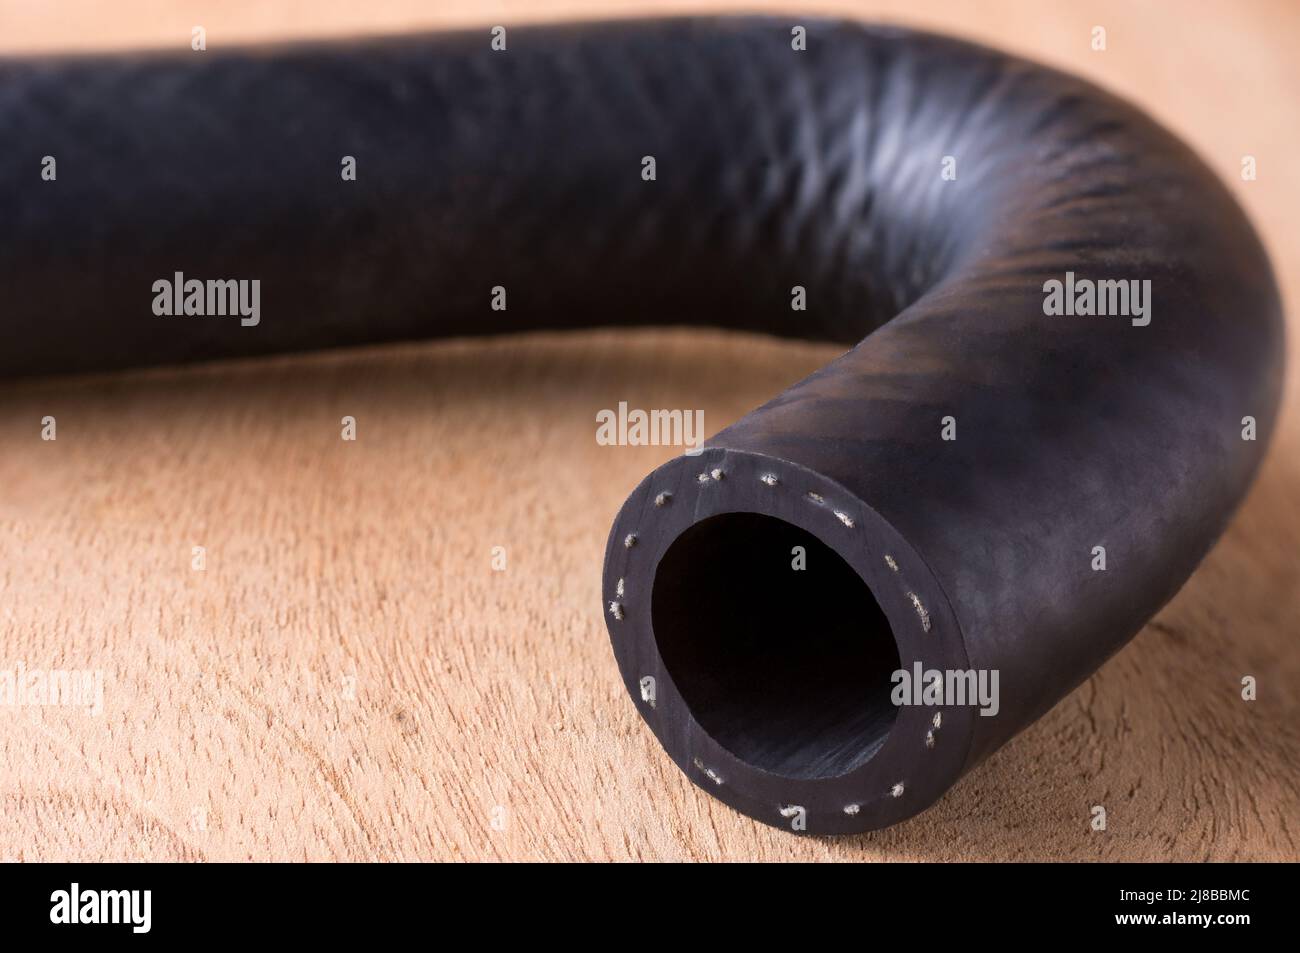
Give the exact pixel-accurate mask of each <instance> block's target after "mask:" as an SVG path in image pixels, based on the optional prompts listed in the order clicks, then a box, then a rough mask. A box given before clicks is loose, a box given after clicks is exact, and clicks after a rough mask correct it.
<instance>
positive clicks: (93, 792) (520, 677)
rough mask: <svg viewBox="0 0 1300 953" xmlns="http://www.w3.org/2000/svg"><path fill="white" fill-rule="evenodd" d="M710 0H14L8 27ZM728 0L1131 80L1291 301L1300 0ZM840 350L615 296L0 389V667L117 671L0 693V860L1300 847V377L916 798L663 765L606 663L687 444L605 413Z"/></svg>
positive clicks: (1297, 253) (1201, 853) (884, 855)
mask: <svg viewBox="0 0 1300 953" xmlns="http://www.w3.org/2000/svg"><path fill="white" fill-rule="evenodd" d="M727 8H728V7H727V5H714V6H710V7H708V8H702V7H700V6H699V5H698V4H693V3H689V4H688V3H661V4H655V5H654V6H653V7H647V5H646V4H645V3H644V2H642V3H639V4H633V3H607V2H562V0H549V2H547V0H541V2H537V3H483V4H474V3H461V2H453V3H445V4H437V5H434V4H425V3H419V2H415V0H410V2H380V0H370V2H367V3H365V4H354V3H351V2H343V0H328V2H322V0H318V2H314V3H306V2H302V3H284V4H266V3H262V2H254V0H223V2H219V3H218V2H211V3H195V2H188V0H185V2H179V0H166V2H163V0H154V2H147V3H143V2H142V3H120V4H111V5H110V4H103V5H101V4H96V3H92V2H89V0H78V2H58V0H51V2H34V0H33V2H15V0H6V2H3V3H0V52H4V53H14V52H21V51H29V50H49V49H111V48H122V47H130V46H141V45H144V46H167V45H183V46H184V45H188V42H189V35H190V28H191V27H192V26H193V25H203V26H205V28H206V29H207V30H208V38H209V44H210V46H211V45H219V44H223V43H232V42H238V41H246V40H257V39H266V38H270V37H275V38H284V37H293V36H308V35H343V34H349V33H355V32H391V31H399V30H409V29H419V28H427V27H432V26H438V25H446V24H456V25H468V24H489V25H490V24H493V23H504V24H507V25H509V24H511V23H517V22H523V21H525V20H536V19H548V18H553V17H574V16H587V17H593V16H600V15H628V14H632V13H643V12H645V11H646V10H647V9H653V10H654V11H656V12H687V11H698V10H701V9H710V10H715V9H727ZM736 9H750V10H753V9H766V10H791V9H798V10H805V11H806V10H818V11H823V12H838V13H842V14H849V15H852V16H858V17H862V18H866V19H872V18H875V19H886V20H892V21H895V22H903V23H909V24H914V25H918V26H924V27H929V28H934V29H939V30H943V31H945V32H950V33H954V34H958V35H963V36H967V37H969V38H972V39H975V40H979V41H983V42H986V43H989V44H991V45H995V46H999V47H1002V48H1005V49H1010V50H1013V51H1016V52H1020V53H1024V54H1027V55H1030V56H1032V57H1034V58H1036V59H1039V60H1042V61H1046V62H1049V63H1052V64H1054V65H1058V66H1061V67H1064V68H1066V69H1070V70H1073V71H1075V72H1078V73H1081V74H1084V75H1086V76H1088V77H1090V78H1092V79H1094V80H1095V81H1097V82H1099V83H1101V84H1103V85H1105V86H1107V87H1109V88H1112V89H1114V90H1116V91H1118V92H1120V93H1122V94H1124V95H1127V96H1129V97H1130V98H1132V99H1134V100H1136V101H1137V102H1139V103H1140V104H1142V105H1143V106H1144V107H1146V108H1147V109H1148V110H1150V111H1151V112H1153V113H1154V114H1155V115H1156V116H1157V117H1159V118H1160V119H1162V120H1163V121H1164V122H1165V123H1166V124H1168V125H1169V126H1171V127H1172V128H1174V129H1175V130H1177V131H1178V132H1179V133H1180V134H1182V135H1183V136H1184V137H1185V138H1187V139H1188V140H1189V141H1190V142H1191V143H1192V144H1193V145H1194V146H1195V147H1196V148H1197V149H1198V150H1199V151H1200V152H1201V154H1202V155H1203V156H1204V157H1205V158H1206V159H1207V160H1208V161H1209V162H1210V164H1211V165H1212V166H1213V167H1214V168H1215V169H1217V170H1218V171H1219V173H1220V175H1221V176H1222V177H1223V178H1224V179H1225V180H1226V181H1228V182H1230V183H1231V185H1232V187H1233V188H1234V190H1235V192H1236V193H1237V194H1238V195H1239V196H1240V199H1241V201H1242V202H1243V203H1244V204H1245V206H1246V207H1247V209H1248V210H1249V212H1250V213H1251V215H1252V217H1253V219H1254V220H1255V222H1256V223H1257V225H1258V227H1259V228H1260V230H1261V232H1262V233H1263V235H1264V237H1265V240H1266V242H1267V244H1268V247H1269V249H1270V253H1271V254H1272V256H1273V261H1274V265H1275V267H1276V269H1277V272H1278V275H1279V280H1280V281H1281V283H1282V285H1283V290H1284V295H1285V298H1286V300H1287V302H1288V303H1289V304H1292V305H1293V304H1294V302H1296V301H1297V300H1300V234H1298V232H1297V228H1296V225H1295V220H1296V215H1297V213H1300V172H1298V169H1297V157H1300V107H1298V105H1297V103H1300V62H1298V61H1297V60H1296V58H1295V56H1294V53H1295V50H1296V49H1297V48H1298V47H1300V6H1297V5H1295V4H1288V3H1277V4H1265V3H1238V2H1223V3H1197V4H1174V3H1150V4H1130V3H1122V2H1116V3H1072V4H1068V5H1067V4H1054V3H1038V2H1023V3H1021V2H1015V3H1012V2H986V3H980V4H966V3H961V4H949V3H934V2H924V3H922V2H916V0H907V2H893V3H889V2H860V3H841V4H822V5H818V6H816V7H808V6H807V5H805V4H798V3H794V2H790V3H784V4H780V5H773V4H755V3H748V4H744V5H743V7H736ZM801 15H802V16H806V15H808V14H807V13H804V14H798V15H795V16H793V17H792V22H798V19H799V16H801ZM1095 25H1102V26H1105V27H1106V29H1107V38H1108V44H1107V46H1108V48H1107V50H1106V51H1105V52H1104V53H1097V52H1093V51H1092V50H1091V49H1090V46H1089V39H1090V30H1091V28H1092V27H1093V26H1095ZM8 147H10V144H7V143H0V149H2V148H8ZM1246 154H1250V155H1254V156H1256V157H1257V162H1258V170H1259V175H1258V179H1257V180H1256V181H1253V182H1244V181H1242V180H1241V178H1240V176H1239V168H1240V161H1241V157H1242V156H1243V155H1246ZM14 333H21V328H15V327H13V326H5V327H4V328H3V331H0V335H7V334H14ZM1297 336H1298V335H1297V333H1296V332H1294V331H1293V333H1292V336H1291V343H1290V345H1289V346H1290V348H1291V351H1292V363H1293V364H1294V359H1295V357H1296V354H1295V351H1296V343H1295V342H1296V340H1297ZM0 346H3V345H2V344H0ZM833 353H834V350H833V349H828V348H825V347H820V346H811V345H800V344H789V343H778V342H775V341H771V340H766V339H763V338H758V337H739V336H728V335H723V334H717V333H689V332H672V333H669V332H657V331H646V332H637V333H632V334H615V333H610V332H598V333H590V334H580V335H571V336H536V337H529V338H524V339H517V340H505V341H497V342H488V343H483V342H478V343H466V342H450V343H444V344H435V345H411V346H401V347H391V348H378V349H371V350H366V351H363V352H352V353H340V354H332V355H326V356H312V357H302V358H285V359H275V360H271V361H265V362H246V363H238V364H226V365H222V366H214V367H207V368H198V369H188V370H180V371H153V372H144V373H135V374H130V375H122V376H117V377H101V378H97V379H83V380H77V381H70V380H60V381H51V382H30V383H22V384H16V385H15V384H7V385H2V386H0V448H2V449H0V631H2V633H3V638H2V640H0V670H3V669H13V668H14V667H15V666H16V665H18V664H20V663H21V664H23V665H26V666H27V667H28V668H38V669H88V670H99V671H101V672H102V673H103V679H104V682H103V685H104V701H103V710H102V713H101V714H99V715H95V714H92V713H89V712H87V711H84V710H81V709H74V708H68V707H51V706H44V707H14V706H9V707H0V859H17V860H97V859H164V860H172V859H174V860H209V861H215V860H242V859H288V860H295V859H303V860H340V859H402V860H415V859H455V858H473V859H491V858H508V859H607V858H608V859H633V858H639V859H720V858H728V859H741V858H752V859H835V860H896V859H905V860H912V859H929V860H970V859H1031V858H1048V859H1051V858H1055V859H1146V858H1154V859H1161V858H1171V859H1200V858H1216V859H1230V858H1271V859H1283V858H1285V859H1295V858H1297V857H1298V856H1300V793H1298V791H1297V788H1298V786H1300V785H1298V784H1297V780H1298V774H1300V767H1298V766H1300V730H1298V729H1297V716H1298V715H1300V696H1298V695H1297V685H1300V641H1298V639H1300V552H1298V545H1297V541H1298V540H1300V433H1298V430H1300V428H1297V423H1298V412H1300V406H1297V403H1298V400H1297V389H1296V387H1295V385H1294V375H1292V381H1291V383H1290V385H1289V387H1288V391H1287V398H1286V404H1285V414H1284V420H1283V423H1282V425H1281V427H1280V430H1279V435H1278V438H1277V440H1276V441H1275V444H1274V446H1273V448H1272V451H1271V453H1270V456H1269V458H1268V461H1267V464H1266V465H1265V467H1264V470H1263V472H1262V474H1261V476H1260V478H1259V481H1258V483H1257V485H1256V486H1255V488H1254V490H1253V491H1252V493H1251V495H1250V497H1249V498H1248V500H1247V501H1246V503H1245V505H1244V506H1243V508H1242V510H1241V512H1240V513H1239V515H1238V517H1237V518H1236V520H1235V521H1234V523H1233V525H1232V528H1231V530H1230V531H1229V533H1228V534H1227V536H1226V537H1225V539H1224V540H1223V541H1222V543H1220V545H1219V546H1218V547H1217V548H1216V549H1215V550H1214V552H1213V553H1212V554H1211V555H1210V557H1209V558H1208V559H1207V561H1206V562H1205V564H1204V565H1203V566H1202V567H1201V569H1200V570H1199V571H1198V572H1197V573H1196V575H1195V576H1194V577H1193V578H1192V580H1191V581H1190V582H1189V583H1188V584H1187V586H1186V587H1185V589H1184V590H1183V591H1182V593H1181V594H1180V595H1179V596H1178V597H1177V598H1176V599H1175V600H1174V602H1173V603H1172V604H1171V605H1170V606H1169V607H1168V608H1167V609H1166V610H1165V611H1164V612H1162V613H1161V614H1160V616H1159V617H1158V618H1157V619H1156V620H1155V621H1154V622H1152V623H1151V624H1150V625H1149V626H1148V627H1147V628H1146V630H1145V631H1144V632H1143V633H1142V634H1141V635H1140V636H1139V637H1138V638H1137V639H1136V641H1135V642H1134V643H1133V644H1131V645H1130V646H1129V647H1128V648H1127V649H1125V650H1124V651H1123V652H1121V653H1120V654H1119V655H1118V656H1117V657H1116V658H1115V659H1113V660H1112V661H1111V662H1110V663H1109V664H1107V665H1106V666H1105V667H1104V668H1103V669H1102V670H1101V671H1100V672H1099V673H1098V674H1097V675H1096V676H1095V677H1093V678H1092V679H1091V680H1089V681H1088V682H1087V683H1086V684H1085V685H1084V686H1083V687H1082V688H1080V689H1079V690H1078V691H1076V692H1075V693H1074V694H1073V695H1071V696H1070V697H1069V698H1067V699H1066V700H1065V701H1064V702H1062V703H1061V704H1060V705H1059V706H1057V708H1056V709H1055V710H1054V711H1052V712H1051V713H1050V714H1049V715H1048V716H1047V717H1045V718H1044V719H1043V720H1042V721H1041V722H1039V723H1038V724H1037V725H1036V726H1034V727H1033V728H1032V729H1030V730H1029V731H1027V732H1026V733H1025V734H1023V735H1022V736H1020V737H1019V738H1018V739H1016V740H1015V741H1014V742H1013V743H1012V744H1010V745H1009V746H1008V747H1007V748H1005V749H1004V750H1002V751H1001V752H999V753H998V754H997V755H996V756H994V757H993V758H992V759H991V760H990V761H988V762H987V763H986V764H984V765H983V766H982V767H980V768H979V769H978V770H976V771H975V772H974V773H973V774H972V775H970V776H969V777H967V778H966V779H965V780H964V781H962V782H961V784H960V785H959V786H958V787H957V788H956V789H954V790H953V791H952V792H951V793H950V794H949V795H948V796H947V797H946V798H945V799H944V800H943V801H942V802H941V803H940V804H938V805H937V806H936V807H935V808H933V809H932V810H931V811H929V812H928V813H926V814H924V815H922V816H921V817H919V818H917V819H915V820H913V821H911V822H909V823H907V824H905V825H902V826H900V827H897V828H894V829H891V830H888V831H884V832H880V833H876V834H873V835H868V836H863V837H856V838H849V839H840V840H820V839H799V838H795V837H794V836H792V835H789V834H786V833H782V832H780V831H776V830H773V829H770V828H767V827H764V826H762V825H760V824H758V823H756V822H754V821H752V820H749V819H747V818H745V817H743V816H741V815H739V814H737V813H735V812H734V811H732V810H730V809H728V808H726V807H724V806H723V805H722V804H720V803H718V802H717V801H714V800H713V799H711V798H709V797H708V796H707V795H705V794H703V793H702V792H700V791H698V790H697V789H695V788H694V787H693V786H692V785H690V784H689V783H688V782H687V781H686V779H685V778H684V777H683V776H682V775H681V774H680V772H678V770H677V769H676V768H675V767H673V766H672V765H671V764H670V762H669V761H668V759H667V757H666V756H665V755H664V754H663V753H662V752H661V751H660V749H659V748H658V745H657V743H656V742H655V741H654V739H653V737H652V736H651V734H650V732H649V731H648V730H647V729H646V728H645V727H644V726H643V725H642V723H641V721H640V719H639V717H638V716H637V714H636V712H635V711H634V709H633V706H632V704H631V703H630V702H629V700H628V699H627V698H626V697H625V696H624V692H623V689H622V687H621V684H620V682H619V679H618V674H617V671H616V668H615V665H614V661H613V657H612V655H611V653H610V651H609V647H608V645H607V640H606V634H605V628H604V624H603V621H602V618H601V603H600V589H599V569H600V564H601V556H602V549H603V545H604V542H605V534H606V533H607V531H608V528H609V523H610V520H611V519H612V517H613V515H614V513H615V511H616V510H617V508H618V506H619V504H620V503H621V501H622V499H623V497H624V495H625V494H626V493H627V492H628V491H629V490H630V489H631V488H632V486H634V485H635V483H636V482H637V481H638V480H639V479H640V478H641V476H643V475H644V474H645V473H646V472H648V471H649V470H650V469H651V468H652V467H653V466H655V465H656V464H658V463H659V462H661V461H662V460H663V459H664V458H665V457H666V455H667V454H668V453H670V452H672V451H670V450H668V449H664V448H620V447H602V446H598V445H597V443H596V441H595V437H594V432H595V413H596V411H597V410H599V409H601V408H604V407H614V406H617V402H618V401H619V400H627V401H628V402H629V403H630V404H631V405H632V406H639V407H701V408H703V409H704V411H705V422H706V426H707V429H708V431H709V432H713V431H715V430H717V429H719V428H720V427H722V426H723V425H725V424H727V423H729V422H731V421H732V420H734V419H736V418H737V417H739V416H740V415H742V414H743V413H745V412H746V411H748V410H749V409H751V408H752V407H754V406H756V405H757V404H758V403H760V402H761V401H763V400H765V399H766V398H768V397H770V396H771V395H772V394H775V393H777V392H778V391H779V390H781V389H782V388H784V387H786V386H787V385H789V384H790V383H792V382H793V381H795V380H797V379H799V378H800V377H802V376H804V375H805V374H807V373H808V372H810V371H812V370H813V369H815V368H817V367H818V366H820V365H821V364H822V363H824V362H825V361H826V360H827V358H828V357H829V356H831V355H832V354H833ZM46 415H51V416H54V417H55V418H56V419H57V427H58V430H57V437H58V439H57V440H55V441H53V442H50V441H44V440H42V439H41V419H42V417H44V416H46ZM343 415H352V416H354V417H355V418H356V419H357V422H358V439H357V440H356V441H355V442H344V441H342V440H340V433H339V421H340V418H341V417H342V416H343ZM195 546H202V547H205V550H206V560H207V562H206V569H204V570H203V571H196V570H194V569H193V568H192V552H193V549H192V548H193V547H195ZM496 546H501V547H504V552H505V557H506V566H505V568H504V570H501V571H496V570H494V569H493V565H492V552H493V547H496ZM1244 675H1254V676H1256V677H1257V678H1258V680H1259V695H1258V699H1257V700H1256V701H1254V702H1245V701H1243V700H1242V699H1241V697H1240V681H1241V678H1242V676H1244ZM1093 805H1103V806H1105V808H1106V810H1107V815H1108V827H1107V830H1106V831H1104V832H1097V831H1093V830H1091V829H1090V827H1089V818H1090V814H1089V812H1090V808H1091V807H1092V806H1093Z"/></svg>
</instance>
